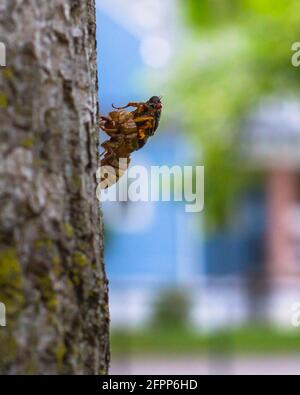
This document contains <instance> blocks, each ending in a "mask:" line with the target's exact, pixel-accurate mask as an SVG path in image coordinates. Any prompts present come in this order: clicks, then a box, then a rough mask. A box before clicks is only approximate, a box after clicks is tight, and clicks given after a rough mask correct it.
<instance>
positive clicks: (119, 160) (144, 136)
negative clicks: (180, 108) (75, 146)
mask: <svg viewBox="0 0 300 395" xmlns="http://www.w3.org/2000/svg"><path fill="white" fill-rule="evenodd" d="M129 107H133V108H135V110H133V111H126V109H127V108H129ZM113 108H114V110H115V111H111V112H110V113H109V115H108V116H107V117H104V116H102V117H100V122H99V126H100V128H101V129H102V130H103V131H104V132H105V133H106V134H107V135H108V136H109V137H110V139H109V140H106V141H105V142H104V143H103V144H101V147H102V148H103V149H104V152H103V154H102V156H103V157H102V159H101V187H102V188H108V187H110V186H111V185H113V184H114V183H116V182H117V181H118V180H119V179H120V177H121V176H122V175H123V174H124V173H125V171H126V170H127V169H128V166H129V163H130V160H131V154H132V153H133V152H134V151H137V150H139V149H141V148H142V147H143V146H144V145H145V144H146V142H147V140H148V139H149V137H150V136H153V135H154V133H155V131H156V130H157V128H158V125H159V121H160V116H161V111H162V102H161V98H160V97H158V96H153V97H151V98H150V99H149V100H148V101H146V102H130V103H128V104H127V105H126V106H124V107H115V106H114V105H113Z"/></svg>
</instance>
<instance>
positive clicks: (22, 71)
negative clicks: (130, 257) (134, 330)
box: [0, 0, 109, 374]
mask: <svg viewBox="0 0 300 395" xmlns="http://www.w3.org/2000/svg"><path fill="white" fill-rule="evenodd" d="M94 3H95V1H94V0H84V1H83V0H55V1H45V0H1V5H0V41H2V42H4V43H5V44H6V47H7V67H6V68H1V70H0V141H1V148H0V156H1V165H0V302H3V303H5V305H6V309H7V317H6V320H7V326H6V327H0V372H1V373H13V374H19V373H22V374H28V373H34V374H59V373H67V374H87V373H90V374H98V373H100V374H101V373H106V372H107V368H108V359H109V351H108V305H107V280H106V276H105V272H104V265H103V230H102V218H101V213H100V211H99V207H98V201H97V199H96V194H95V190H96V177H95V173H96V168H97V165H98V162H97V161H98V159H97V145H98V130H97V124H96V120H97V115H98V102H97V68H96V39H95V4H94Z"/></svg>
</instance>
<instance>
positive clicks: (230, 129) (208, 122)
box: [170, 0, 300, 226]
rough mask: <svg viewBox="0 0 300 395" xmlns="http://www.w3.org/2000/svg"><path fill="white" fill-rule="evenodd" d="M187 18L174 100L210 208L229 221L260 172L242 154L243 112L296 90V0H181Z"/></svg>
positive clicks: (212, 220) (212, 218) (299, 79)
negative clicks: (246, 167) (248, 167)
mask: <svg viewBox="0 0 300 395" xmlns="http://www.w3.org/2000/svg"><path fill="white" fill-rule="evenodd" d="M180 4H181V7H182V10H183V14H184V16H185V20H186V21H187V25H188V26H189V29H188V32H187V36H186V37H185V39H184V41H183V42H182V43H181V44H182V47H181V52H180V56H179V57H178V62H177V65H176V64H175V65H174V74H173V78H172V81H173V83H171V84H170V87H171V88H170V89H171V92H170V97H171V98H172V107H173V108H174V110H175V112H177V114H180V119H181V121H182V123H183V129H184V130H185V131H186V132H187V133H190V134H191V138H192V141H193V144H195V146H196V147H198V148H197V151H198V153H199V154H198V158H197V162H198V163H203V164H204V165H205V168H206V184H205V188H206V189H205V195H206V203H205V212H206V215H207V218H208V221H209V224H210V225H217V226H220V224H226V218H228V214H229V213H230V212H231V209H232V206H233V204H234V201H235V199H236V198H237V196H238V195H239V194H240V193H241V191H242V190H243V188H244V187H245V186H246V185H247V186H248V187H249V182H250V181H253V182H256V177H255V176H254V177H253V175H252V174H250V173H246V172H244V171H241V169H243V166H242V161H241V160H240V158H238V152H237V151H238V150H237V149H236V148H237V146H238V139H239V133H240V131H241V129H242V125H243V120H244V119H245V117H246V116H247V114H249V112H251V110H252V109H254V108H255V107H256V106H257V105H258V104H259V103H260V101H261V99H262V98H264V97H269V96H278V97H280V98H283V97H290V96H293V97H294V96H299V89H300V68H295V67H293V66H292V64H291V57H292V54H293V52H292V50H291V47H292V44H293V43H294V42H299V41H300V24H299V15H300V1H299V0H280V1H279V0H181V2H180Z"/></svg>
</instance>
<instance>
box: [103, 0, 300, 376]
mask: <svg viewBox="0 0 300 395" xmlns="http://www.w3.org/2000/svg"><path fill="white" fill-rule="evenodd" d="M299 13H300V3H299V1H298V0H289V1H280V2H279V1H276V0H223V1H213V0H181V1H180V0H110V1H107V0H97V18H98V57H99V60H98V66H99V87H100V103H101V113H103V114H105V113H107V112H108V111H109V110H110V109H111V104H112V103H114V104H115V105H125V104H127V102H129V101H138V100H142V101H145V100H146V99H147V98H149V97H150V96H153V95H162V96H163V104H164V109H163V117H162V122H161V127H160V129H159V131H158V132H157V133H156V135H155V137H154V138H152V139H151V140H149V142H148V144H147V146H146V147H145V148H144V149H143V150H141V151H139V152H136V153H135V154H134V155H133V161H132V163H134V164H135V165H139V164H142V165H144V166H151V165H156V166H160V165H168V166H172V165H175V164H176V165H182V166H183V165H204V166H205V210H204V212H202V213H197V214H195V213H185V211H184V203H179V202H147V203H145V202H137V203H132V202H121V203H118V202H114V203H108V202H105V203H104V219H105V225H106V252H105V254H106V266H107V271H108V276H109V279H110V311H111V325H112V333H111V345H112V354H113V355H112V367H111V373H112V374H113V373H116V374H151V373H152V374H155V373H161V374H209V373H219V374H238V373H244V374H247V373H250V374H251V373H253V374H258V373H265V374H268V373H271V374H280V373H297V374H298V373H300V327H297V325H296V324H297V319H296V322H295V314H296V313H297V311H296V310H295V309H296V308H297V306H296V307H295V303H297V302H300V281H299V274H300V155H299V153H300V98H299V95H300V84H299V83H300V68H297V67H294V66H293V65H292V62H291V58H292V55H293V51H292V45H293V43H294V42H299V41H300V25H299V21H298V18H299ZM104 139H106V137H105V136H104V135H101V140H104ZM121 185H122V183H121Z"/></svg>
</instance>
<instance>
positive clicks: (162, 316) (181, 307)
mask: <svg viewBox="0 0 300 395" xmlns="http://www.w3.org/2000/svg"><path fill="white" fill-rule="evenodd" d="M189 310H190V303H189V299H188V296H187V295H186V292H185V293H184V292H181V291H180V290H177V289H168V290H164V291H163V292H162V293H161V294H160V295H159V296H158V297H157V300H156V303H155V304H154V313H153V318H152V325H153V327H154V328H184V327H186V326H188V324H189V313H190V311H189Z"/></svg>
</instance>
